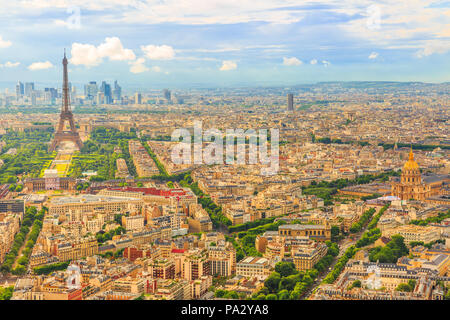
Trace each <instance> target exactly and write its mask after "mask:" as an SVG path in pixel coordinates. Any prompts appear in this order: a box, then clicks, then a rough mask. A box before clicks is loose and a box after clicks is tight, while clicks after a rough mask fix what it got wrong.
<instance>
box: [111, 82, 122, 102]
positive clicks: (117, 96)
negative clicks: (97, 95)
mask: <svg viewBox="0 0 450 320" xmlns="http://www.w3.org/2000/svg"><path fill="white" fill-rule="evenodd" d="M121 97H122V87H121V86H119V84H118V83H117V80H116V81H114V90H113V98H114V100H117V101H120V98H121Z"/></svg>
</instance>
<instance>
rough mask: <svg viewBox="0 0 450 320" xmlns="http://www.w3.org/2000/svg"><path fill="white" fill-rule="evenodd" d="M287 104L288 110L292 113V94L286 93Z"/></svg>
mask: <svg viewBox="0 0 450 320" xmlns="http://www.w3.org/2000/svg"><path fill="white" fill-rule="evenodd" d="M287 103H288V110H289V111H294V95H293V94H292V93H288V95H287Z"/></svg>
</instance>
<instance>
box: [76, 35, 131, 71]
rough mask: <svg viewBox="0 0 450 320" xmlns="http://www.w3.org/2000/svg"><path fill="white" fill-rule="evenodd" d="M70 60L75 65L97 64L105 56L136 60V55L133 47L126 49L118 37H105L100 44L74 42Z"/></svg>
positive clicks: (116, 59) (118, 59) (122, 59)
mask: <svg viewBox="0 0 450 320" xmlns="http://www.w3.org/2000/svg"><path fill="white" fill-rule="evenodd" d="M71 55H72V58H71V59H70V62H71V63H72V64H74V65H85V66H88V67H91V66H97V65H99V64H100V63H101V62H102V61H103V58H108V59H109V60H112V61H126V60H134V59H136V56H135V54H134V52H133V50H131V49H125V48H124V47H123V45H122V42H121V41H120V39H119V38H117V37H111V38H105V41H104V42H103V43H101V44H100V45H99V46H97V47H96V46H94V45H92V44H83V43H76V42H75V43H73V44H72V50H71Z"/></svg>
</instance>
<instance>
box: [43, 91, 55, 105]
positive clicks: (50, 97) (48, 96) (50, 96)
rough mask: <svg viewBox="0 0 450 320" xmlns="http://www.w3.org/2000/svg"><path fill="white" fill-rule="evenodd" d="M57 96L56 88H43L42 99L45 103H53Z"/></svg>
mask: <svg viewBox="0 0 450 320" xmlns="http://www.w3.org/2000/svg"><path fill="white" fill-rule="evenodd" d="M57 97H58V90H56V89H55V88H44V99H45V101H46V102H47V103H52V104H53V103H55V99H56V98H57Z"/></svg>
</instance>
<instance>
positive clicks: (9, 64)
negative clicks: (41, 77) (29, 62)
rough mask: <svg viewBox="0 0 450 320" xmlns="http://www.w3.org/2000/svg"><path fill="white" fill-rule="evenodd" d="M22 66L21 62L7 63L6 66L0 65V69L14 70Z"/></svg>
mask: <svg viewBox="0 0 450 320" xmlns="http://www.w3.org/2000/svg"><path fill="white" fill-rule="evenodd" d="M19 64H20V62H11V61H7V62H6V63H5V64H0V68H3V67H4V68H14V67H17V66H18V65H19Z"/></svg>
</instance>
